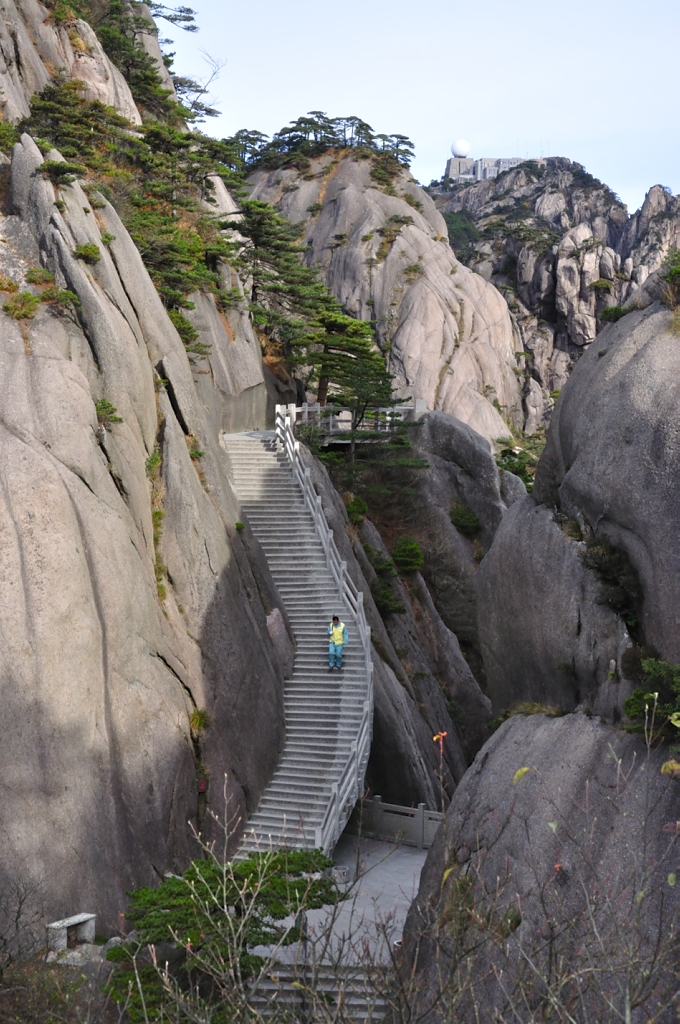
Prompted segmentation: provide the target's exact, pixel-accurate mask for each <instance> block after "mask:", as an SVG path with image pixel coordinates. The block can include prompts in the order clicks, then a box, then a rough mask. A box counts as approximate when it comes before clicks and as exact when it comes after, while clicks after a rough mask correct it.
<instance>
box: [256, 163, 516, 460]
mask: <svg viewBox="0 0 680 1024" xmlns="http://www.w3.org/2000/svg"><path fill="white" fill-rule="evenodd" d="M370 172H371V162H370V160H357V159H356V158H355V156H354V155H353V154H349V155H345V156H341V157H340V159H334V158H333V155H332V154H330V153H329V154H326V155H325V156H323V157H320V158H319V159H317V160H313V161H312V162H311V169H310V171H309V172H308V173H306V174H305V175H304V176H303V175H301V174H300V172H299V171H297V170H296V169H293V168H291V169H281V170H277V171H256V172H254V173H253V174H252V175H251V178H250V183H251V185H252V189H253V191H252V197H253V198H256V199H262V200H265V201H267V202H269V203H272V204H273V205H274V206H276V207H277V209H279V210H280V211H281V213H283V214H284V215H285V216H286V217H287V218H289V219H290V220H291V221H293V222H294V223H304V235H303V240H304V242H305V243H306V244H307V245H308V246H309V252H308V257H307V258H308V261H309V263H310V264H313V265H316V266H319V267H320V268H321V269H322V270H323V273H324V275H325V278H326V282H327V284H328V287H329V288H330V290H331V291H332V292H333V293H334V294H335V295H336V296H337V298H338V299H339V300H340V302H341V303H342V304H343V306H344V308H345V310H346V311H347V312H348V313H350V314H351V315H352V316H356V317H359V318H360V319H364V320H368V319H373V320H375V321H377V323H378V336H379V343H380V345H381V347H382V348H383V350H384V351H385V352H389V354H390V368H391V370H392V372H394V373H395V375H396V378H397V384H398V386H399V389H400V391H401V393H402V394H403V395H404V396H406V395H408V396H412V397H414V398H420V399H424V400H425V401H426V402H427V406H428V408H430V409H441V410H443V411H444V412H449V413H452V414H453V415H455V416H457V417H458V418H459V419H461V420H463V421H464V422H465V423H468V424H469V425H470V426H471V427H473V429H474V430H476V431H477V432H478V433H479V434H481V435H482V436H484V437H486V438H488V439H490V440H494V439H495V438H497V437H500V436H507V434H508V430H507V425H506V423H505V422H504V419H503V418H502V417H503V416H504V417H505V418H506V419H507V420H508V421H509V422H512V423H514V424H516V425H518V426H519V425H521V423H522V421H523V415H522V409H521V395H520V390H519V386H518V384H517V380H516V377H515V374H514V373H513V370H514V369H516V363H515V357H514V352H515V349H516V347H517V342H516V338H515V334H514V332H513V327H512V323H511V320H510V317H509V314H508V308H507V304H506V302H505V300H504V299H503V298H502V296H501V295H500V294H499V292H498V291H497V290H496V289H495V288H491V287H490V286H489V285H488V284H487V283H486V281H484V279H483V278H482V277H480V276H479V275H477V274H473V273H471V272H469V271H468V269H467V268H466V267H465V266H463V265H461V264H460V263H458V261H457V260H456V258H455V256H454V254H453V253H452V251H451V248H450V246H449V245H448V243H447V232H446V226H445V224H444V221H443V220H442V218H441V216H440V214H439V213H438V212H437V210H436V208H435V206H434V203H433V202H432V200H431V199H430V197H429V196H428V195H427V194H426V193H424V192H423V191H421V190H420V189H419V188H417V186H416V185H415V183H414V182H413V180H412V179H411V177H410V175H409V174H408V173H407V172H406V171H404V172H403V173H402V174H400V176H399V177H398V178H397V179H395V186H394V192H395V194H387V192H385V191H382V190H381V189H380V188H379V187H378V185H377V184H376V182H375V181H374V180H373V179H372V178H371V177H370ZM405 197H408V199H409V200H410V203H409V202H407V201H406V198H405ZM494 403H496V404H494ZM496 405H497V406H499V407H500V410H501V412H502V416H501V413H500V412H499V411H498V408H497V407H496Z"/></svg>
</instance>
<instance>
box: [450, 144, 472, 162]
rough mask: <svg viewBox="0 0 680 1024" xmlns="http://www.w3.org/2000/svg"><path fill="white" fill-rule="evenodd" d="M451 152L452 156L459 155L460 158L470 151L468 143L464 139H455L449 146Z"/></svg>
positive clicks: (463, 157)
mask: <svg viewBox="0 0 680 1024" xmlns="http://www.w3.org/2000/svg"><path fill="white" fill-rule="evenodd" d="M451 152H452V153H453V155H454V156H457V157H460V159H461V160H463V159H465V157H466V156H467V155H468V153H469V152H470V143H469V142H467V141H466V140H465V139H456V141H455V142H454V144H453V145H452V146H451Z"/></svg>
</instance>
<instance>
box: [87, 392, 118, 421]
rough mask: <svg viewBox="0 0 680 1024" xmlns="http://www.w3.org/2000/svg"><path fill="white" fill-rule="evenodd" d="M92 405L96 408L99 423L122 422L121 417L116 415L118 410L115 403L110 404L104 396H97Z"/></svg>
mask: <svg viewBox="0 0 680 1024" xmlns="http://www.w3.org/2000/svg"><path fill="white" fill-rule="evenodd" d="M94 407H95V409H96V410H97V419H98V420H99V422H100V423H122V422H123V417H122V416H117V415H116V413H117V412H118V410H117V409H116V407H115V405H111V403H110V402H107V400H106V399H105V398H98V399H97V401H96V402H95V403H94Z"/></svg>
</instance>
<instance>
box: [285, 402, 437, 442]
mask: <svg viewBox="0 0 680 1024" xmlns="http://www.w3.org/2000/svg"><path fill="white" fill-rule="evenodd" d="M282 408H287V409H288V412H289V415H290V417H291V420H292V422H293V426H295V425H296V424H298V425H299V426H314V427H319V428H320V429H321V430H322V431H323V432H324V433H326V434H347V433H349V432H350V431H351V429H352V410H351V409H346V408H344V407H343V406H334V405H320V404H319V403H318V402H314V403H313V402H304V403H303V404H302V405H289V406H284V407H282ZM426 412H427V404H426V402H425V401H424V399H421V398H417V399H416V400H415V401H414V402H413V404H411V405H408V404H403V405H393V406H389V407H385V408H382V407H381V408H379V409H370V410H369V411H368V412H367V413H366V414H365V416H364V418H363V420H362V421H361V425H360V426H359V428H358V429H359V432H360V433H363V432H365V431H371V432H377V433H380V434H382V433H385V434H389V433H391V432H392V431H393V430H395V429H396V427H398V426H399V424H400V423H409V422H411V423H412V422H415V421H417V420H419V419H421V418H422V417H423V416H424V415H425V413H426Z"/></svg>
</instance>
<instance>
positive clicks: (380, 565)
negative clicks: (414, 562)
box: [364, 544, 397, 576]
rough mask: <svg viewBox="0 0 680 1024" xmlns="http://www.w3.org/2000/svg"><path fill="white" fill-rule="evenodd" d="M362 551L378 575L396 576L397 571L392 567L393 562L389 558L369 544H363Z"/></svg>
mask: <svg viewBox="0 0 680 1024" xmlns="http://www.w3.org/2000/svg"><path fill="white" fill-rule="evenodd" d="M364 551H365V552H366V557H367V558H368V560H369V562H370V563H371V565H372V566H373V568H374V569H375V571H376V572H377V574H378V576H396V575H397V573H396V571H395V568H394V562H393V561H392V559H391V558H385V557H384V556H383V555H381V554H380V552H379V551H376V550H375V548H372V547H371V545H370V544H364Z"/></svg>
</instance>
